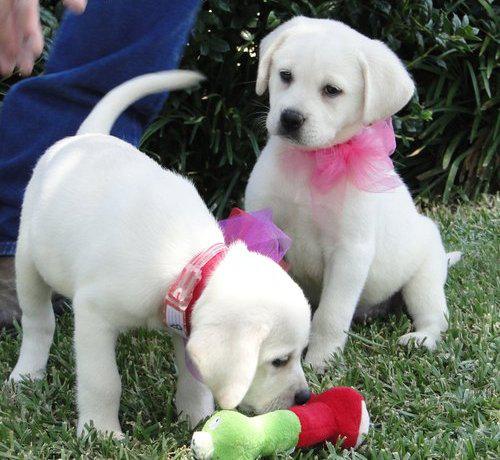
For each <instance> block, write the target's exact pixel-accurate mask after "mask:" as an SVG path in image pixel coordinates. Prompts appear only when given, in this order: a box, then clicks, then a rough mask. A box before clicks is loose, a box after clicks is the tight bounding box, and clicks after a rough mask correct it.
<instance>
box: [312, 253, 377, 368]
mask: <svg viewBox="0 0 500 460" xmlns="http://www.w3.org/2000/svg"><path fill="white" fill-rule="evenodd" d="M373 254H374V249H373V245H372V244H371V243H354V244H351V245H342V246H340V247H337V248H335V251H334V253H333V254H332V255H331V257H330V259H329V261H328V262H327V264H326V265H325V273H324V277H323V291H322V293H321V300H320V303H319V306H318V310H317V311H316V313H315V314H314V318H313V321H312V329H311V339H310V342H309V349H308V352H307V355H306V361H307V362H308V363H310V364H311V365H312V366H313V368H314V369H315V370H316V371H318V372H321V371H323V370H324V368H325V365H326V361H327V360H328V359H329V358H330V356H331V355H332V353H336V352H341V351H342V349H343V348H344V345H345V342H346V340H347V334H346V332H347V331H348V330H349V327H350V325H351V321H352V318H353V316H354V311H355V310H356V305H357V304H358V301H359V297H360V295H361V292H362V290H363V287H364V284H365V281H366V278H367V275H368V271H369V269H370V265H371V262H372V259H373Z"/></svg>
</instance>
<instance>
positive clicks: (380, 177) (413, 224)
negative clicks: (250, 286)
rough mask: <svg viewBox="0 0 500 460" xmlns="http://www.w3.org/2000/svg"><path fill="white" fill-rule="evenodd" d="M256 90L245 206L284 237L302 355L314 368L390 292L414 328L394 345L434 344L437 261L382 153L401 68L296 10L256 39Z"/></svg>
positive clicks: (404, 88) (425, 226) (439, 248)
mask: <svg viewBox="0 0 500 460" xmlns="http://www.w3.org/2000/svg"><path fill="white" fill-rule="evenodd" d="M267 88H269V96H270V111H269V115H268V117H267V128H268V131H269V135H270V137H269V140H268V143H267V145H266V147H265V148H264V150H263V152H262V154H261V156H260V157H259V159H258V161H257V164H256V165H255V168H254V170H253V172H252V174H251V176H250V180H249V182H248V186H247V190H246V197H245V204H246V209H247V210H254V209H258V208H261V207H271V208H272V209H273V212H274V218H275V220H276V223H277V224H278V225H279V226H280V227H281V228H283V229H284V230H285V231H286V232H287V233H288V234H289V235H290V236H291V237H292V239H293V245H292V249H291V250H290V251H289V253H288V259H289V262H290V265H291V271H292V274H293V276H294V277H295V278H296V279H297V280H298V281H299V283H300V284H301V285H302V287H303V288H304V289H305V290H306V293H307V294H309V296H310V298H311V299H313V300H314V301H317V302H319V306H318V309H317V311H316V313H315V315H314V318H313V323H312V333H311V339H310V344H309V350H308V353H307V356H306V360H307V361H308V362H309V363H311V364H312V365H313V366H314V367H315V368H316V369H318V370H321V369H323V368H324V366H325V362H326V361H327V360H328V359H329V357H330V355H331V354H332V353H334V352H338V351H341V350H342V349H343V347H344V345H345V342H346V339H347V334H346V333H347V331H348V330H349V327H350V324H351V321H352V318H353V315H354V313H355V311H356V310H357V309H358V312H364V313H366V312H369V310H370V309H371V308H373V307H374V306H375V305H377V304H379V303H380V302H382V301H384V300H386V299H388V298H389V297H390V296H392V295H393V294H394V293H396V292H397V291H399V290H402V293H403V296H404V300H405V302H406V305H407V308H408V311H409V313H410V315H411V317H412V319H413V323H414V326H415V332H411V333H409V334H405V335H404V336H403V337H401V339H400V342H401V343H404V344H406V343H407V342H408V341H409V340H410V339H416V341H417V342H418V343H419V344H423V345H424V346H426V347H428V348H430V349H432V348H434V347H435V345H436V342H437V341H438V340H439V337H440V334H441V332H443V331H445V330H446V328H447V307H446V299H445V295H444V289H443V288H444V283H445V280H446V274H447V262H448V257H447V255H446V253H445V250H444V248H443V244H442V242H441V237H440V234H439V231H438V228H437V227H436V225H435V224H434V223H433V222H432V221H431V220H430V219H428V218H427V217H424V216H422V215H420V214H419V213H418V212H417V210H416V208H415V205H414V204H413V201H412V199H411V196H410V194H409V192H408V190H407V188H406V187H405V186H404V185H403V183H402V182H401V181H400V179H399V177H398V176H397V174H396V173H395V172H394V171H393V168H392V163H391V162H390V159H389V155H390V154H391V153H392V150H393V147H394V135H393V132H392V125H391V124H390V120H388V117H390V116H391V115H393V114H394V113H396V112H397V111H399V110H400V109H401V108H402V107H403V106H404V105H405V104H406V103H407V102H408V101H409V99H410V98H411V96H412V94H413V91H414V84H413V81H412V79H411V77H410V75H409V74H408V72H407V71H406V69H405V68H404V66H403V64H402V63H401V61H400V60H399V59H398V58H397V56H396V55H395V54H394V53H393V52H392V51H391V50H390V49H389V48H388V47H387V46H386V45H384V44H383V43H381V42H379V41H376V40H371V39H369V38H367V37H365V36H364V35H361V34H360V33H358V32H356V31H355V30H353V29H351V28H350V27H348V26H346V25H345V24H342V23H340V22H338V21H333V20H326V19H310V18H305V17H297V18H294V19H292V20H290V21H288V22H286V23H285V24H283V25H281V26H280V27H278V28H277V29H276V30H274V31H273V32H271V33H270V34H269V35H268V36H267V37H265V38H264V40H263V41H262V43H261V46H260V61H259V69H258V75H257V86H256V90H257V93H258V94H263V93H264V92H265V91H266V89H267ZM458 257H459V256H458V255H457V254H453V255H452V257H451V258H452V259H454V260H455V259H457V258H458Z"/></svg>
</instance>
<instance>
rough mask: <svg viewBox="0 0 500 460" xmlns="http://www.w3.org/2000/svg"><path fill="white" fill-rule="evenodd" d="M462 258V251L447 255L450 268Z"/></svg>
mask: <svg viewBox="0 0 500 460" xmlns="http://www.w3.org/2000/svg"><path fill="white" fill-rule="evenodd" d="M461 258H462V253H461V252H460V251H453V252H447V253H446V259H448V267H453V265H455V264H456V263H457V262H458V261H459V260H460V259H461Z"/></svg>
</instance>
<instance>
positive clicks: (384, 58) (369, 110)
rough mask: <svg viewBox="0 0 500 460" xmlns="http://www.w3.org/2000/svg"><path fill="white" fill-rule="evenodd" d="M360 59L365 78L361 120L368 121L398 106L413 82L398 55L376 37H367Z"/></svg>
mask: <svg viewBox="0 0 500 460" xmlns="http://www.w3.org/2000/svg"><path fill="white" fill-rule="evenodd" d="M360 62H361V69H362V72H363V77H364V81H365V90H364V99H365V101H364V109H363V122H364V123H365V124H367V125H368V124H370V123H373V122H374V121H377V120H382V119H384V118H387V117H390V116H391V115H394V114H395V113H396V112H398V111H399V110H401V109H402V108H403V107H404V106H405V105H406V104H407V103H408V101H409V100H410V99H411V97H412V96H413V92H414V91H415V85H414V83H413V80H412V79H411V77H410V74H409V73H408V71H407V70H406V69H405V67H404V65H403V63H402V62H401V61H400V60H399V58H398V57H397V56H396V55H395V54H394V53H393V52H392V51H391V50H390V49H389V48H388V47H387V46H386V45H385V44H384V43H382V42H380V41H378V40H367V43H366V47H364V49H363V51H362V55H361V57H360Z"/></svg>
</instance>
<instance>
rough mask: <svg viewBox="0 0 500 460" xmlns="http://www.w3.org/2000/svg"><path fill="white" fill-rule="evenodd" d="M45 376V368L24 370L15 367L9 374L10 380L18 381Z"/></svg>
mask: <svg viewBox="0 0 500 460" xmlns="http://www.w3.org/2000/svg"><path fill="white" fill-rule="evenodd" d="M44 377H45V369H39V370H36V371H33V370H23V369H17V368H15V369H14V370H13V371H12V373H11V374H10V376H9V382H13V383H17V382H21V381H23V380H42V379H43V378H44Z"/></svg>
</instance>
